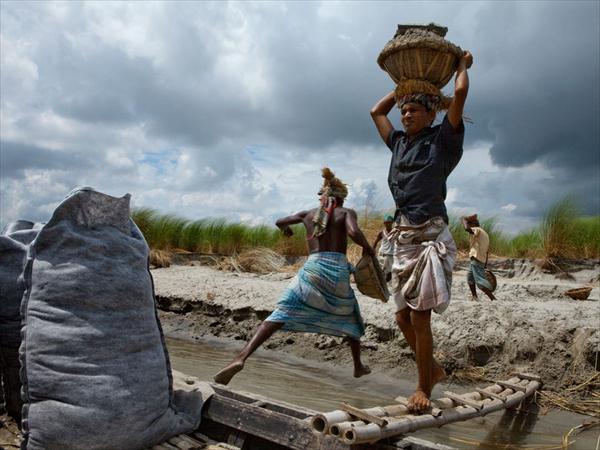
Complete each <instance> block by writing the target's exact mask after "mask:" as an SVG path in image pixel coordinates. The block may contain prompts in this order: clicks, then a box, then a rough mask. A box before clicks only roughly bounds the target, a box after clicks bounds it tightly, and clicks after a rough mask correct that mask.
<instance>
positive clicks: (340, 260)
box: [214, 168, 374, 384]
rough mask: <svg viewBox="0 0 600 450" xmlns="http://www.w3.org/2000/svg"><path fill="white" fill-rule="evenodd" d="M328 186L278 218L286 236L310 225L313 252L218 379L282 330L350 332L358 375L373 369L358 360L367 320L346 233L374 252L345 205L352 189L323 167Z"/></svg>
mask: <svg viewBox="0 0 600 450" xmlns="http://www.w3.org/2000/svg"><path fill="white" fill-rule="evenodd" d="M323 178H324V179H325V180H324V184H323V187H322V189H321V190H320V191H319V195H320V198H321V206H320V207H318V208H315V209H312V210H309V211H302V212H299V213H297V214H293V215H291V216H288V217H284V218H282V219H279V220H278V221H277V226H278V227H279V228H280V229H281V231H282V232H283V234H284V235H285V236H287V237H290V236H292V234H293V232H292V229H291V228H290V225H293V224H297V223H302V224H303V225H304V227H305V228H306V232H307V236H310V237H309V238H308V248H309V252H310V255H309V257H308V260H307V261H306V263H305V264H304V266H303V267H302V269H300V272H298V274H297V276H296V277H295V278H294V279H293V280H292V282H291V283H290V285H289V286H288V288H287V289H286V290H285V292H284V293H283V295H282V297H281V299H280V300H279V302H278V304H277V309H276V310H275V311H273V313H272V314H271V315H270V316H269V317H267V319H265V321H264V322H263V323H262V324H260V326H259V327H258V330H257V331H256V334H255V335H254V337H252V339H250V341H248V343H247V344H246V346H245V347H244V348H243V349H242V351H241V352H240V353H239V355H238V356H237V357H236V358H234V359H233V361H231V363H230V364H229V365H228V366H227V367H225V368H224V369H223V370H221V371H220V372H219V373H217V374H216V375H215V377H214V380H215V381H216V382H217V383H221V384H228V383H229V381H230V380H231V378H232V377H233V376H234V375H235V374H236V373H238V372H239V371H241V370H242V369H243V368H244V362H245V361H246V359H247V358H248V357H249V356H250V355H251V354H252V353H254V351H255V350H256V349H257V348H258V347H260V346H261V345H262V343H263V342H265V341H266V340H267V339H268V338H269V337H271V335H272V334H273V333H275V332H276V331H277V330H279V329H283V330H288V331H300V332H311V333H323V334H329V335H332V336H347V337H348V338H349V339H350V350H351V352H352V359H353V361H354V376H355V377H356V378H358V377H361V376H363V375H366V374H368V373H370V372H371V370H370V369H369V367H367V366H365V365H364V364H363V363H362V362H361V359H360V337H361V336H362V335H363V334H364V324H363V320H362V317H361V314H360V310H359V306H358V302H357V301H356V297H355V295H354V291H353V290H352V288H351V287H350V264H349V263H348V260H347V259H346V247H347V243H348V241H347V236H350V238H352V240H353V241H354V242H356V243H357V244H358V245H360V246H361V247H363V252H364V253H367V254H369V255H373V254H374V251H373V249H372V248H371V246H370V245H369V243H368V242H367V240H366V238H365V236H364V235H363V233H362V232H361V231H360V229H359V228H358V224H357V221H356V212H354V211H353V210H352V209H349V208H344V206H343V205H344V199H345V198H346V196H347V195H348V189H347V188H346V185H345V184H343V183H342V182H341V181H340V180H339V179H337V178H336V177H335V176H334V174H333V173H332V172H331V171H330V170H329V169H328V168H325V169H323Z"/></svg>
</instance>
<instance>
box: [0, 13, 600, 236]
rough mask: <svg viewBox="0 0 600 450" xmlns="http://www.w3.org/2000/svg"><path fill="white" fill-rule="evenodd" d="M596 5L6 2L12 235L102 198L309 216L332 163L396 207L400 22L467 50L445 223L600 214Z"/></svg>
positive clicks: (355, 199)
mask: <svg viewBox="0 0 600 450" xmlns="http://www.w3.org/2000/svg"><path fill="white" fill-rule="evenodd" d="M599 5H600V3H598V2H596V1H589V2H584V1H580V2H578V1H569V2H558V1H548V2H543V1H533V2H515V3H510V2H496V1H491V2H483V1H477V2H430V3H427V2H381V3H376V2H364V3H362V2H291V3H278V2H277V3H276V2H260V3H249V2H243V3H242V2H229V3H223V2H215V3H208V2H183V3H177V2H165V3H161V2H131V3H122V2H114V3H113V2H89V3H78V2H32V3H27V2H9V1H3V2H2V3H1V7H0V8H1V12H0V20H1V22H0V34H1V66H0V78H1V86H0V88H1V91H0V94H1V95H0V96H1V102H0V103H1V111H0V113H1V116H0V119H1V121H0V140H1V147H0V222H2V223H4V224H5V223H7V222H10V221H12V220H15V219H18V218H23V219H29V220H34V221H45V220H48V218H49V217H50V214H51V213H52V211H53V209H54V208H55V207H56V205H57V204H58V203H59V202H60V201H61V199H62V198H63V197H64V196H65V195H66V194H67V193H68V192H69V191H70V190H71V189H72V188H74V187H76V186H93V187H94V188H96V189H97V190H100V191H103V192H105V193H108V194H111V195H115V196H121V195H123V194H125V193H128V192H129V193H131V194H132V197H133V203H134V206H147V207H152V208H155V209H157V210H159V211H161V212H164V213H175V214H178V215H181V216H183V217H187V218H191V219H196V218H201V217H226V218H228V219H230V220H233V221H239V220H242V221H246V222H248V223H252V224H254V223H270V222H272V221H273V220H274V219H275V218H276V217H278V216H280V215H285V214H288V213H291V212H294V211H298V210H301V209H306V208H310V207H313V206H315V204H316V199H317V197H316V192H317V190H318V188H319V185H320V168H321V167H322V166H325V165H327V166H330V167H331V168H332V169H333V170H334V172H336V174H337V175H338V176H339V177H340V178H341V179H342V180H344V181H345V182H346V183H348V184H349V185H350V196H349V199H348V205H349V206H351V207H355V208H357V209H358V210H360V211H364V210H365V207H366V208H368V209H391V208H393V201H392V198H391V195H390V193H389V190H388V187H387V181H386V179H387V171H388V165H389V159H390V153H389V150H388V149H387V148H386V147H385V146H384V145H383V143H382V142H381V141H380V139H379V137H378V134H377V132H376V130H375V128H374V126H373V125H372V122H371V119H370V116H369V109H370V108H371V106H372V105H373V104H374V103H375V102H376V101H377V100H378V99H379V98H380V97H382V96H383V95H385V94H386V93H387V92H389V91H390V90H392V89H393V87H394V86H393V83H392V81H391V79H390V78H389V77H388V75H387V74H386V73H384V72H383V71H382V70H381V69H380V68H379V67H378V65H377V63H376V59H377V55H378V54H379V52H380V50H381V49H382V47H383V45H384V44H385V43H386V42H387V41H388V40H389V39H390V38H391V37H392V36H393V34H394V32H395V29H396V26H397V24H398V23H429V22H436V23H439V24H442V25H444V26H447V27H448V28H449V32H448V35H447V36H446V37H447V39H449V40H450V41H452V42H453V43H455V44H457V45H459V46H461V47H462V48H464V49H469V50H470V51H471V52H472V53H473V55H474V64H473V67H472V68H471V70H470V71H469V74H470V79H471V89H470V92H469V98H468V100H467V105H466V108H465V114H466V115H467V116H468V117H470V118H471V119H472V121H473V123H472V124H467V128H466V136H465V152H464V156H463V159H462V161H461V162H460V164H459V165H458V167H457V168H456V169H455V171H454V172H453V173H452V175H451V176H450V178H449V179H448V189H449V190H448V198H447V206H448V209H449V210H450V212H451V213H455V214H461V213H467V212H469V213H471V212H475V211H476V212H479V213H480V215H483V216H485V217H491V216H495V217H496V218H497V220H498V222H499V224H500V225H501V227H502V228H503V229H504V230H506V231H507V232H514V231H516V230H523V229H527V228H529V227H531V226H532V225H534V224H536V223H537V222H538V221H539V218H540V217H541V215H542V214H543V213H544V211H545V210H546V209H547V207H548V206H549V205H550V204H552V203H553V202H555V201H556V200H558V199H560V198H562V197H564V196H565V195H572V196H573V197H574V198H576V199H577V201H578V203H579V206H580V208H581V210H582V212H583V213H585V214H600V110H599V108H600V94H599V86H600V62H599V60H600V44H599V42H600V6H599ZM445 91H446V93H448V94H450V93H451V92H452V82H451V83H450V84H449V85H448V86H447V87H446V88H445ZM391 117H392V119H393V121H394V123H395V125H396V126H397V127H399V126H400V124H399V115H398V113H397V111H394V112H393V113H392V116H391Z"/></svg>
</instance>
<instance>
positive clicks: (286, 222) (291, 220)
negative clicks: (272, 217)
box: [275, 211, 309, 237]
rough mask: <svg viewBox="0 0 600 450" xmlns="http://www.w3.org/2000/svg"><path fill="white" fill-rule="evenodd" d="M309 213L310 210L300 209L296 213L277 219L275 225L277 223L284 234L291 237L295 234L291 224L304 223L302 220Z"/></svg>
mask: <svg viewBox="0 0 600 450" xmlns="http://www.w3.org/2000/svg"><path fill="white" fill-rule="evenodd" d="M308 213H309V211H300V212H298V213H296V214H292V215H291V216H287V217H282V218H280V219H277V222H275V225H277V228H279V229H280V230H281V231H282V232H283V235H284V236H286V237H290V236H292V235H293V234H294V232H293V231H292V229H291V228H290V225H295V224H297V223H302V221H303V220H304V218H305V217H306V215H307V214H308Z"/></svg>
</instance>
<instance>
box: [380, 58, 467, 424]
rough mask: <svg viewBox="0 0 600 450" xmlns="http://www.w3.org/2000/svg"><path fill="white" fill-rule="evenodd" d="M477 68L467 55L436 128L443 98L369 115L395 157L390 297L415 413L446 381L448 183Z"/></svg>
mask: <svg viewBox="0 0 600 450" xmlns="http://www.w3.org/2000/svg"><path fill="white" fill-rule="evenodd" d="M472 63H473V56H472V55H471V53H469V52H464V54H463V55H462V57H461V58H460V60H459V64H458V68H457V72H456V77H455V84H454V97H453V98H452V99H451V101H450V103H449V106H448V112H447V114H446V115H445V116H444V118H443V120H442V123H441V124H440V125H436V126H432V124H433V121H434V119H435V117H436V113H437V111H439V110H441V109H444V108H445V107H446V105H444V101H443V100H444V99H443V98H442V97H441V95H432V94H431V93H421V92H412V93H409V94H405V95H402V96H397V95H396V93H394V92H391V93H389V94H388V95H386V96H385V97H383V98H382V99H381V100H379V101H378V102H377V103H376V104H375V106H373V108H372V109H371V117H372V119H373V121H374V122H375V126H376V127H377V131H378V132H379V135H380V136H381V138H382V139H383V141H384V142H385V143H386V145H387V146H388V147H389V149H390V150H391V152H392V159H391V164H390V170H389V175H388V184H389V187H390V190H391V192H392V196H393V197H394V201H395V203H396V213H395V217H394V221H395V223H394V227H393V230H392V233H393V235H394V236H395V239H396V247H395V254H394V262H393V266H392V296H393V298H394V301H395V303H396V305H397V312H396V323H397V324H398V326H399V327H400V330H401V331H402V333H403V334H404V337H405V338H406V341H407V342H408V344H409V345H410V347H411V348H412V349H413V351H414V352H415V356H416V358H415V359H416V363H417V370H418V384H417V388H416V391H415V393H414V394H413V395H412V396H410V398H409V400H408V407H409V409H410V410H412V411H414V412H424V411H427V410H428V409H429V408H430V407H431V402H430V400H429V398H430V396H431V390H432V388H433V386H434V384H435V383H437V382H438V381H440V380H441V379H443V378H444V377H445V372H444V369H443V368H442V367H441V366H440V365H439V364H438V363H437V362H436V361H435V360H434V359H433V337H432V333H431V311H432V310H434V311H436V312H438V313H440V312H442V311H443V310H444V309H445V308H446V307H447V306H448V303H449V301H450V288H451V283H452V268H453V266H454V261H455V258H456V245H455V243H454V239H453V238H452V235H451V234H450V232H449V230H448V225H447V224H448V215H447V212H446V206H445V204H444V200H445V199H446V179H447V178H448V176H449V175H450V173H451V172H452V170H453V169H454V168H455V167H456V165H457V164H458V162H459V161H460V158H461V156H462V153H463V148H462V145H463V138H464V126H463V120H462V116H463V107H464V104H465V101H466V98H467V92H468V89H469V77H468V74H467V69H468V68H469V67H471V64H472ZM397 92H398V91H397ZM397 97H398V98H397ZM395 103H397V104H398V107H399V108H400V113H401V121H402V125H403V127H404V131H400V130H396V129H394V127H393V125H392V123H391V122H390V120H389V118H388V117H387V115H388V113H389V112H390V111H391V109H392V108H393V106H394V104H395Z"/></svg>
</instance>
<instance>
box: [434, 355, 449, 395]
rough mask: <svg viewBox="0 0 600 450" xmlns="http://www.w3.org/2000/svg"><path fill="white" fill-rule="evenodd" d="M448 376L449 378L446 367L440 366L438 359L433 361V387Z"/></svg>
mask: <svg viewBox="0 0 600 450" xmlns="http://www.w3.org/2000/svg"><path fill="white" fill-rule="evenodd" d="M446 378H448V375H446V371H445V370H444V368H443V367H442V366H440V364H439V363H438V362H437V361H433V366H432V369H431V388H432V389H433V386H435V385H436V384H437V383H439V382H441V381H444V380H445V379H446Z"/></svg>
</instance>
